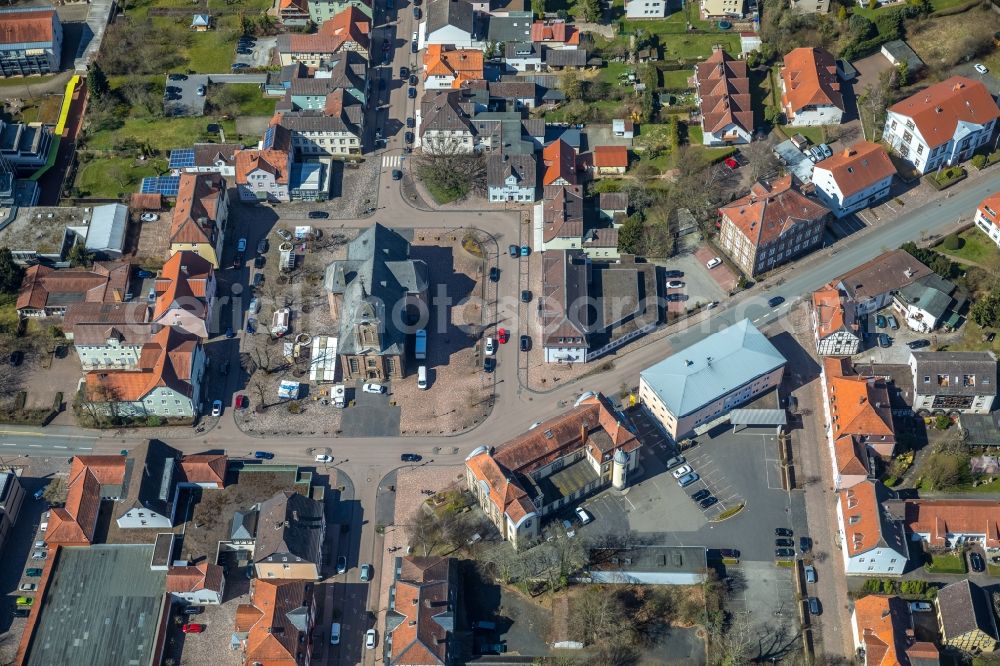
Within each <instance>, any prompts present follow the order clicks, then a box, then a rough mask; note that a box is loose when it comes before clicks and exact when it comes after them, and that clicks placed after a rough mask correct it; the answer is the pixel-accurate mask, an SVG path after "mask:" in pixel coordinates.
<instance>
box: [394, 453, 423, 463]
mask: <svg viewBox="0 0 1000 666" xmlns="http://www.w3.org/2000/svg"><path fill="white" fill-rule="evenodd" d="M399 459H400V460H402V461H403V462H420V456H418V455H417V454H416V453H404V454H402V455H401V456H399Z"/></svg>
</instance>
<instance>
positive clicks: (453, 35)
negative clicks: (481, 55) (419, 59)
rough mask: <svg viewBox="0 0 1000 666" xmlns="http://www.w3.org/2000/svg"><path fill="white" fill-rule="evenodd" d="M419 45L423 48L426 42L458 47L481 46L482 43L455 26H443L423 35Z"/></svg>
mask: <svg viewBox="0 0 1000 666" xmlns="http://www.w3.org/2000/svg"><path fill="white" fill-rule="evenodd" d="M423 37H424V39H423V42H421V44H420V47H421V48H425V47H426V46H427V45H428V44H446V45H447V44H450V45H452V46H454V47H455V48H459V49H471V48H481V46H482V43H481V42H477V41H473V39H472V35H471V34H470V33H468V32H465V31H464V30H461V29H460V28H456V27H455V26H451V25H448V26H445V27H443V28H441V29H439V30H435V31H434V32H431V33H428V34H426V35H424V36H423Z"/></svg>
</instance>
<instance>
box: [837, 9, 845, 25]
mask: <svg viewBox="0 0 1000 666" xmlns="http://www.w3.org/2000/svg"><path fill="white" fill-rule="evenodd" d="M837 20H839V21H840V22H841V23H843V22H844V21H846V20H847V7H845V6H844V5H841V6H840V8H839V9H838V10H837Z"/></svg>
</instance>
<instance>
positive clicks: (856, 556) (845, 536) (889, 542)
mask: <svg viewBox="0 0 1000 666" xmlns="http://www.w3.org/2000/svg"><path fill="white" fill-rule="evenodd" d="M893 499H896V495H895V493H894V492H893V491H892V490H890V489H888V488H886V487H885V486H884V485H882V483H881V482H880V481H875V480H867V481H863V482H861V483H858V484H856V485H854V486H851V487H850V488H845V489H842V490H840V491H838V492H837V529H838V533H839V534H838V540H839V542H840V548H841V553H842V555H843V558H844V573H846V574H847V575H849V576H852V575H862V576H899V575H902V573H903V571H904V569H905V568H906V562H907V560H908V559H909V557H910V554H909V548H908V545H907V538H906V529H905V527H904V525H903V522H902V521H900V520H897V519H896V518H895V517H894V516H892V515H891V514H890V513H889V512H888V511H887V510H886V509H885V508H884V507H883V503H884V502H887V501H889V500H893Z"/></svg>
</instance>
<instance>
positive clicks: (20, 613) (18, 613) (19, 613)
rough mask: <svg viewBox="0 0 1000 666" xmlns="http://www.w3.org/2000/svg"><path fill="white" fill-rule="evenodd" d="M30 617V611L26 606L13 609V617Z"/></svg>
mask: <svg viewBox="0 0 1000 666" xmlns="http://www.w3.org/2000/svg"><path fill="white" fill-rule="evenodd" d="M29 615H31V609H30V608H28V607H27V606H18V607H16V608H15V609H14V617H28V616H29Z"/></svg>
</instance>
